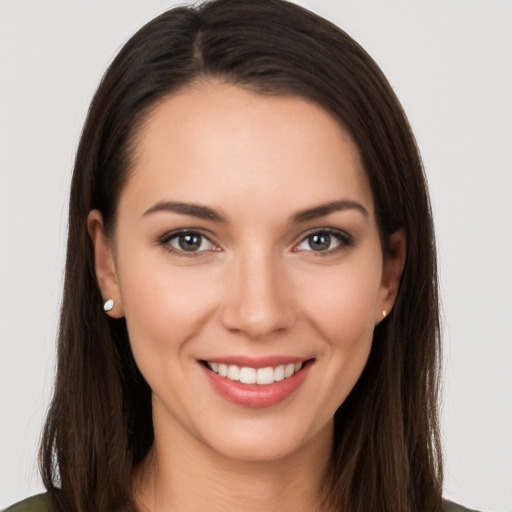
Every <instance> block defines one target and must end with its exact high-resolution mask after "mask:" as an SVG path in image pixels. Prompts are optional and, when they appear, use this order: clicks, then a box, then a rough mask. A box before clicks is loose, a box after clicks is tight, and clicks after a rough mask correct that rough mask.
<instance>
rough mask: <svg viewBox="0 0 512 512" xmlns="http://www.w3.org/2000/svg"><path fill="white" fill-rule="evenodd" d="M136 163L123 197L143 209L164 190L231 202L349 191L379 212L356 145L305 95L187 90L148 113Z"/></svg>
mask: <svg viewBox="0 0 512 512" xmlns="http://www.w3.org/2000/svg"><path fill="white" fill-rule="evenodd" d="M133 164H134V165H133V173H132V175H131V177H130V180H129V181H128V184H127V186H126V190H125V191H124V192H123V193H122V195H121V201H123V197H125V196H126V195H128V196H130V200H131V201H132V202H133V201H135V202H136V203H137V202H138V203H141V204H140V205H134V204H132V205H131V206H132V207H137V208H141V209H142V208H144V207H147V204H148V202H156V201H158V200H162V199H179V200H185V201H194V202H202V203H206V204H211V203H212V202H213V203H215V206H216V207H218V208H221V209H225V208H228V207H229V205H231V204H232V205H234V206H236V205H237V203H239V204H238V206H243V205H244V204H246V205H247V204H248V203H247V201H249V203H250V204H253V203H256V202H257V203H259V204H262V205H269V204H271V205H274V208H276V205H282V206H283V208H285V207H289V208H294V207H299V206H300V207H304V206H308V205H309V204H313V205H314V204H316V203H321V202H325V201H328V200H339V199H340V198H345V197H346V198H349V199H356V200H358V201H360V202H363V203H365V206H366V208H367V209H368V211H369V212H370V213H372V212H373V201H372V196H371V191H370V188H369V185H368V181H367V178H366V174H365V171H364V169H363V166H362V163H361V158H360V155H359V151H358V148H357V146H356V145H355V143H354V142H353V140H352V139H351V137H350V136H349V134H348V132H347V131H346V130H345V129H344V127H343V126H342V125H341V123H339V122H338V121H337V120H336V119H335V118H334V117H333V116H332V115H331V114H330V113H328V112H327V111H326V110H324V109H323V108H322V107H320V106H319V105H317V104H316V103H313V102H311V101H309V100H307V99H304V98H302V97H297V96H263V95H260V94H256V93H254V92H251V91H248V90H245V89H242V88H240V87H236V86H233V85H227V84H222V83H215V82H206V83H202V84H200V85H196V86H194V87H191V88H187V89H184V90H182V91H180V92H178V93H176V94H173V95H171V96H169V97H168V98H166V99H165V100H164V101H163V102H161V103H160V104H159V105H157V106H156V107H155V108H154V110H153V111H152V112H151V113H150V114H149V115H148V117H147V119H146V121H145V123H144V124H143V125H142V127H141V128H140V130H139V133H138V136H137V137H136V141H135V152H134V161H133ZM166 195H167V196H169V197H163V196H166ZM176 196H179V197H176ZM264 209H265V208H263V210H264Z"/></svg>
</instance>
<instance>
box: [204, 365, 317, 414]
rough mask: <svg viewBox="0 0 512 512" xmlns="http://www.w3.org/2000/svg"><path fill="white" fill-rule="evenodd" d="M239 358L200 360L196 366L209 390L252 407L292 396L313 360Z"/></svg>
mask: <svg viewBox="0 0 512 512" xmlns="http://www.w3.org/2000/svg"><path fill="white" fill-rule="evenodd" d="M229 359H232V360H229ZM240 359H242V358H238V357H237V358H236V360H235V358H227V359H226V360H223V359H221V360H217V361H208V360H203V361H200V362H201V363H202V364H201V365H200V367H201V368H202V369H203V372H204V373H205V376H206V377H207V379H208V381H209V382H210V384H211V385H212V387H213V389H214V390H215V391H216V392H217V393H218V394H219V395H220V396H222V397H223V398H224V399H226V400H228V401H229V402H232V403H235V404H237V405H241V406H244V407H255V408H260V407H271V406H273V405H277V404H278V403H280V402H282V401H284V400H286V399H287V398H288V397H290V396H291V395H293V394H294V393H295V391H297V389H298V388H299V387H300V386H301V385H302V384H303V382H304V381H305V379H306V378H307V375H308V374H309V371H310V370H311V368H312V367H313V363H314V362H315V359H303V360H299V358H290V357H288V358H286V357H283V358H280V357H278V358H267V359H263V360H258V361H255V360H250V359H248V360H240ZM236 363H238V364H236Z"/></svg>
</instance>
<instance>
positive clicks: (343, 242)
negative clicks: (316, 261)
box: [292, 227, 354, 256]
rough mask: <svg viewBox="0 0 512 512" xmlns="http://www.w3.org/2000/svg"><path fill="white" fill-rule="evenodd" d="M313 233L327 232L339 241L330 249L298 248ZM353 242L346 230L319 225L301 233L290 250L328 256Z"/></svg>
mask: <svg viewBox="0 0 512 512" xmlns="http://www.w3.org/2000/svg"><path fill="white" fill-rule="evenodd" d="M315 234H328V235H331V236H333V237H334V238H336V239H337V240H338V241H339V243H338V244H337V245H336V247H333V248H331V249H327V250H325V251H314V250H313V249H311V250H306V249H298V247H299V246H300V245H301V244H302V243H304V242H305V241H306V240H307V239H308V238H309V237H310V236H312V235H315ZM353 244H354V237H353V236H352V235H350V234H348V233H347V232H346V231H344V230H341V229H336V228H332V227H319V228H314V229H311V230H309V231H308V232H306V233H304V234H302V235H301V237H300V240H299V241H298V242H297V243H296V244H294V246H293V248H292V251H293V252H306V253H312V254H313V255H314V256H328V255H330V254H334V253H337V252H340V251H343V250H345V249H347V248H348V247H350V246H352V245H353Z"/></svg>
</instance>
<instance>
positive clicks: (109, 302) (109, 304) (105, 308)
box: [103, 299, 114, 313]
mask: <svg viewBox="0 0 512 512" xmlns="http://www.w3.org/2000/svg"><path fill="white" fill-rule="evenodd" d="M113 309H114V301H113V300H112V299H108V300H107V301H105V304H103V311H105V313H108V312H109V311H112V310H113Z"/></svg>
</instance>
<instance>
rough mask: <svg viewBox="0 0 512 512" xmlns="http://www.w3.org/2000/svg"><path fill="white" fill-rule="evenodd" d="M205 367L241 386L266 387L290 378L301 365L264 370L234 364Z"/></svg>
mask: <svg viewBox="0 0 512 512" xmlns="http://www.w3.org/2000/svg"><path fill="white" fill-rule="evenodd" d="M206 365H207V366H208V368H210V370H211V371H212V372H214V373H216V374H218V375H220V376H221V377H226V378H228V379H230V380H233V381H237V382H241V383H242V384H258V385H259V386H268V385H270V384H273V383H274V382H280V381H282V380H285V379H288V378H290V377H292V376H293V375H294V374H295V373H297V372H298V371H299V370H300V369H301V368H302V365H303V363H290V364H286V365H285V364H280V365H278V366H275V367H272V366H267V367H265V368H251V367H249V366H241V367H240V366H238V365H236V364H224V363H212V362H209V361H207V362H206Z"/></svg>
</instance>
